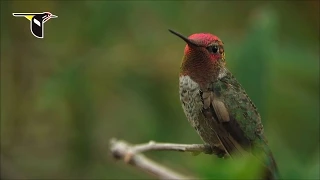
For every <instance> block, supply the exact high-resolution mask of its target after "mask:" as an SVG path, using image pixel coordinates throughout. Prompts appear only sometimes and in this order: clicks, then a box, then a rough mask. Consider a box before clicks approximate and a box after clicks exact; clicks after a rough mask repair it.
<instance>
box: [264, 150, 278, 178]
mask: <svg viewBox="0 0 320 180" xmlns="http://www.w3.org/2000/svg"><path fill="white" fill-rule="evenodd" d="M266 161H267V162H266V166H267V168H266V171H265V178H264V179H266V180H273V179H279V178H280V177H279V171H278V166H277V163H276V161H275V159H274V157H273V155H272V152H271V151H270V150H269V152H268V154H267V160H266Z"/></svg>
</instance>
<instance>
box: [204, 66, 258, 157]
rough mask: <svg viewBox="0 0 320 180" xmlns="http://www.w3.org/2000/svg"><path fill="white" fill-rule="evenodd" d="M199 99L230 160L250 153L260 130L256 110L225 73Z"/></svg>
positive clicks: (236, 82)
mask: <svg viewBox="0 0 320 180" xmlns="http://www.w3.org/2000/svg"><path fill="white" fill-rule="evenodd" d="M202 96H203V100H204V101H203V102H204V109H206V111H210V114H209V115H208V113H207V114H206V117H207V118H211V119H213V120H211V121H213V122H212V123H210V124H211V126H212V128H213V129H214V130H215V131H216V133H217V136H218V137H219V139H220V141H221V143H222V144H223V146H224V148H225V149H226V151H227V152H228V153H229V154H230V155H231V156H232V155H236V154H240V155H241V154H243V153H246V152H251V147H252V143H253V141H254V140H256V139H257V138H260V132H259V131H261V135H262V132H263V127H262V125H261V120H260V115H259V113H258V111H257V109H256V107H255V106H254V105H253V103H252V102H251V100H250V99H249V97H248V96H247V94H246V93H245V91H244V89H243V88H242V87H241V85H240V84H239V83H238V81H237V80H236V79H235V78H234V77H233V76H232V75H231V73H230V72H228V71H227V72H226V76H224V77H223V78H222V79H219V80H218V81H217V82H214V83H212V86H211V88H210V89H209V90H208V91H207V92H203V94H202ZM210 115H211V116H212V117H210ZM261 137H262V136H261Z"/></svg>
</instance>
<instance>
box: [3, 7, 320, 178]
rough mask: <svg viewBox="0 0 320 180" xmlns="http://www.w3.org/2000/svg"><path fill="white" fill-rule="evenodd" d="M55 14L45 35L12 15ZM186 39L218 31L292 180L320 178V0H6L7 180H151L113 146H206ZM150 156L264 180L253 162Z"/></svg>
mask: <svg viewBox="0 0 320 180" xmlns="http://www.w3.org/2000/svg"><path fill="white" fill-rule="evenodd" d="M43 11H50V12H52V13H53V14H55V15H57V16H58V18H57V19H52V20H50V21H48V22H47V23H46V24H45V38H44V39H37V38H35V37H34V36H33V35H32V34H31V32H30V29H29V21H28V20H27V19H25V18H17V17H13V16H12V13H13V12H43ZM168 28H172V29H174V30H176V31H178V32H180V33H182V34H184V35H186V36H188V35H190V34H192V33H197V32H210V33H213V34H216V35H217V36H219V37H220V38H221V39H222V40H223V41H224V43H225V51H226V58H227V66H228V68H229V69H230V70H231V71H232V72H233V74H234V75H235V76H236V77H237V79H238V80H239V81H240V83H241V84H242V85H243V86H244V87H245V89H246V91H247V93H248V94H249V96H250V97H251V99H252V100H253V102H254V103H255V104H256V105H257V107H258V109H259V111H260V113H261V116H262V121H263V123H264V126H265V133H266V136H267V137H268V140H269V144H270V147H271V149H272V151H273V153H274V156H275V158H276V160H277V163H278V166H279V169H280V173H281V175H282V177H283V178H284V179H293V178H296V179H317V178H319V1H301V2H300V1H291V2H290V1H272V2H266V1H265V2H260V1H238V2H237V1H228V2H227V1H212V2H211V1H202V2H201V1H187V2H182V1H171V2H170V1H165V2H160V1H1V178H7V179H14V178H19V179H25V178H29V179H36V178H37V179H45V178H51V179H52V178H53V179H62V178H72V179H114V178H117V179H121V178H126V179H128V178H136V179H137V178H138V179H141V178H151V176H149V175H148V174H145V173H144V172H142V171H140V170H138V169H135V168H133V167H131V166H128V165H126V164H125V163H123V162H122V161H115V160H114V159H113V158H112V157H111V156H110V153H109V149H108V148H109V147H108V146H109V144H108V143H109V139H110V138H112V137H116V138H119V139H125V140H127V141H129V142H131V143H143V142H148V141H149V140H155V141H160V142H161V141H162V142H175V143H190V144H192V143H202V141H201V140H200V138H199V137H198V135H197V134H196V132H195V131H194V129H193V128H191V126H190V125H189V123H188V122H187V120H186V118H185V116H184V114H183V111H182V108H181V105H180V101H179V94H178V73H179V66H180V63H181V59H182V55H183V49H184V46H185V43H184V42H183V41H182V40H181V39H179V38H177V37H175V36H173V35H172V34H170V33H169V32H168V30H167V29H168ZM147 156H149V157H151V158H152V159H154V160H156V161H158V162H160V163H162V164H164V165H166V166H168V167H170V168H172V169H174V170H176V171H178V172H181V173H184V174H187V175H192V176H196V177H201V178H220V179H225V178H237V177H238V178H242V179H244V178H249V177H254V175H253V174H252V173H250V169H254V167H253V166H252V165H251V164H250V161H246V162H241V163H235V162H233V161H228V160H223V159H218V158H217V157H215V156H209V155H203V154H201V155H198V156H192V155H190V154H189V153H178V152H152V153H147Z"/></svg>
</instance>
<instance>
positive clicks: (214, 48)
mask: <svg viewBox="0 0 320 180" xmlns="http://www.w3.org/2000/svg"><path fill="white" fill-rule="evenodd" d="M207 49H208V51H209V52H211V53H217V52H218V50H219V47H218V46H216V45H213V46H209V47H208V48H207Z"/></svg>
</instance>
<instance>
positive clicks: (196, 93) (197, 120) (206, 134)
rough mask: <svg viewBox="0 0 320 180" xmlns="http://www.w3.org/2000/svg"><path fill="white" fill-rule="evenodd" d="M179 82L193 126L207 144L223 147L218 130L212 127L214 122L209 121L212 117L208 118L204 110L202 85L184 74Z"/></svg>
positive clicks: (182, 101)
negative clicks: (217, 133)
mask: <svg viewBox="0 0 320 180" xmlns="http://www.w3.org/2000/svg"><path fill="white" fill-rule="evenodd" d="M179 83H180V84H179V91H180V101H181V104H182V108H183V110H184V113H185V115H186V117H187V119H188V121H189V122H190V124H191V126H192V127H193V128H195V130H196V131H197V132H198V134H199V135H200V137H201V139H202V140H203V141H204V142H205V143H206V144H210V145H212V146H218V147H222V146H221V144H220V141H219V139H218V137H217V135H216V132H215V131H214V130H213V129H212V128H210V127H212V126H211V125H210V124H211V123H212V122H208V121H210V119H206V118H205V116H204V114H203V112H202V110H203V106H204V104H203V100H202V97H201V89H200V86H199V85H198V84H197V83H196V82H195V81H193V80H192V79H191V78H190V77H189V76H183V75H181V76H180V78H179Z"/></svg>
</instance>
